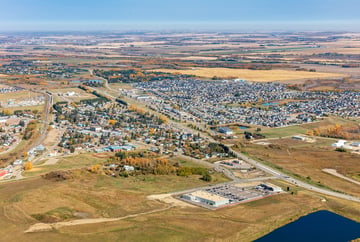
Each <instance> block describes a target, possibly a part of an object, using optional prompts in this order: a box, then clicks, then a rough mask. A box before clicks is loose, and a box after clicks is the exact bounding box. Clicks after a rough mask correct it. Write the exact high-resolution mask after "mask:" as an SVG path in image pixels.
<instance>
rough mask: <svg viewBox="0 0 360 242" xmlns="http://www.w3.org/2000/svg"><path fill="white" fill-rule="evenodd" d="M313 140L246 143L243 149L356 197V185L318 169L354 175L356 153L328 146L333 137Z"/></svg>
mask: <svg viewBox="0 0 360 242" xmlns="http://www.w3.org/2000/svg"><path fill="white" fill-rule="evenodd" d="M316 139H317V141H316V142H315V143H311V144H310V143H306V142H303V141H296V140H292V139H291V138H282V139H277V140H269V142H270V143H271V145H269V146H263V145H255V144H249V145H247V146H246V148H244V151H246V152H248V153H250V154H251V155H252V156H254V157H257V158H260V159H261V160H263V161H266V162H270V163H272V164H275V165H277V166H279V167H281V168H283V169H284V170H285V171H288V172H291V173H294V174H298V175H300V176H302V177H303V178H307V179H308V180H309V181H310V182H313V183H320V184H322V185H324V186H326V187H330V188H332V189H335V190H337V191H341V192H345V193H349V194H352V195H356V196H359V195H360V187H359V186H355V185H354V184H353V183H351V182H349V181H346V180H344V179H341V178H339V177H335V176H333V175H330V174H328V173H325V172H324V171H322V169H325V168H330V169H335V170H337V171H338V172H339V173H340V174H342V175H345V176H348V177H350V178H356V177H357V176H358V175H359V174H360V166H359V158H360V157H359V155H357V154H352V153H349V152H345V153H342V152H336V151H334V149H333V148H332V147H331V144H332V143H334V141H335V140H334V139H322V138H316Z"/></svg>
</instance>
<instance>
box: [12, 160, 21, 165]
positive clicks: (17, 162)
mask: <svg viewBox="0 0 360 242" xmlns="http://www.w3.org/2000/svg"><path fill="white" fill-rule="evenodd" d="M22 164H23V160H16V161H14V163H13V165H14V166H21V165H22Z"/></svg>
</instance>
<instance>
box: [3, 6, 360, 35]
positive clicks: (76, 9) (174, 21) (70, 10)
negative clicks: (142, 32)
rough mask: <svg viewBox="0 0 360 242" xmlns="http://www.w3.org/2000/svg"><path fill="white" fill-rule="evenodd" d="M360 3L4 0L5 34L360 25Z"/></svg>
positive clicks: (345, 26)
mask: <svg viewBox="0 0 360 242" xmlns="http://www.w3.org/2000/svg"><path fill="white" fill-rule="evenodd" d="M359 22H360V0H178V1H174V0H0V30H12V29H14V30H30V29H31V30H36V29H39V30H56V29H62V30H66V29H69V30H75V29H84V30H98V29H108V30H110V29H114V30H115V29H116V28H120V29H121V28H129V29H130V28H138V29H141V28H144V29H145V28H152V27H153V28H162V27H163V28H171V27H173V28H181V27H185V28H191V27H194V28H195V27H203V28H211V27H214V28H215V27H217V28H221V27H225V26H227V27H230V26H231V27H234V28H235V27H236V26H243V27H246V26H247V27H251V26H258V27H261V26H263V28H271V26H273V27H274V28H276V27H278V28H279V27H280V26H283V28H291V26H293V27H294V28H295V27H296V26H303V27H304V28H306V26H308V27H309V28H310V27H312V28H314V27H315V28H316V27H318V28H320V27H321V26H322V27H324V28H326V27H328V28H331V26H333V27H336V28H339V29H341V28H342V27H343V28H351V27H356V26H358V24H359Z"/></svg>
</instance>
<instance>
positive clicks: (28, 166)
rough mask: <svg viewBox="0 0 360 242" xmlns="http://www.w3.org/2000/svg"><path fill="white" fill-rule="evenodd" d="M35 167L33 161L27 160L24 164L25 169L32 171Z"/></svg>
mask: <svg viewBox="0 0 360 242" xmlns="http://www.w3.org/2000/svg"><path fill="white" fill-rule="evenodd" d="M32 168H33V163H32V162H31V161H28V162H25V164H24V170H25V171H30V170H31V169H32Z"/></svg>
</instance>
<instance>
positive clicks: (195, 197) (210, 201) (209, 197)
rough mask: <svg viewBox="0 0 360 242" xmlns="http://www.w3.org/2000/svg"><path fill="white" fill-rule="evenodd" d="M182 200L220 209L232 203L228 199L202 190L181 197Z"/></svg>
mask: <svg viewBox="0 0 360 242" xmlns="http://www.w3.org/2000/svg"><path fill="white" fill-rule="evenodd" d="M181 198H183V199H186V200H189V201H192V202H197V203H202V204H205V205H210V206H213V207H219V206H223V205H226V204H229V203H230V201H229V199H227V198H224V197H221V196H219V195H216V194H212V193H209V192H205V191H201V190H199V191H196V192H193V193H189V194H184V195H182V196H181Z"/></svg>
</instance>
